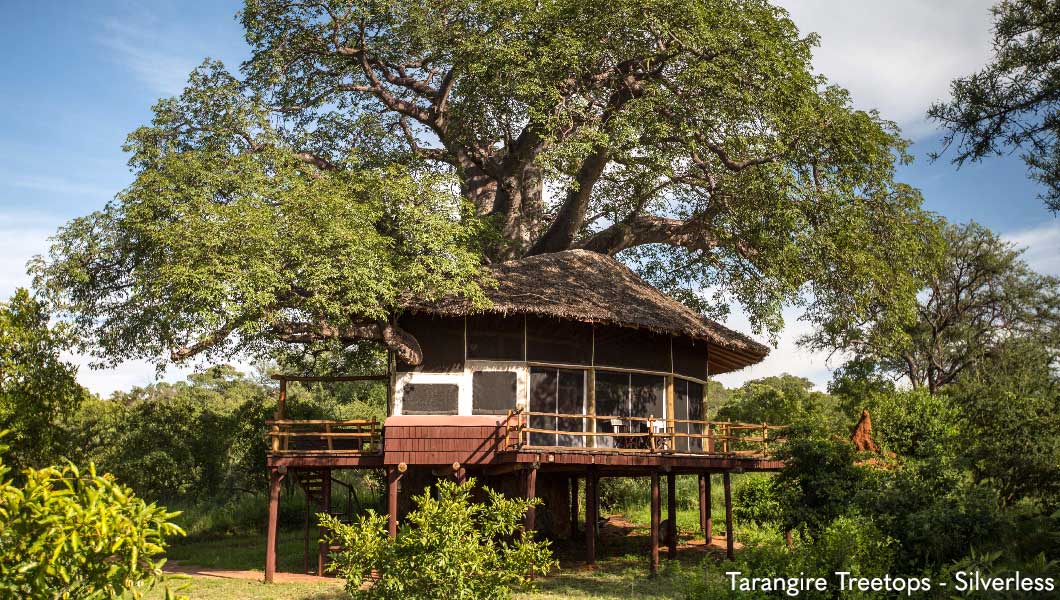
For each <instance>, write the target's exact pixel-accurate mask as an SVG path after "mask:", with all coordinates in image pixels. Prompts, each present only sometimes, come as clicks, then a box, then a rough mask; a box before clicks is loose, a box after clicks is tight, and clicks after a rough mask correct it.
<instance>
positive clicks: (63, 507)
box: [0, 447, 183, 600]
mask: <svg viewBox="0 0 1060 600" xmlns="http://www.w3.org/2000/svg"><path fill="white" fill-rule="evenodd" d="M4 450H6V448H3V447H0V453H2V452H3V451H4ZM9 472H10V469H9V468H8V467H6V466H4V465H3V463H2V462H0V597H4V598H30V599H38V598H40V599H45V598H48V599H52V598H56V599H77V600H96V599H102V598H119V597H121V596H122V595H123V594H125V593H127V592H128V593H131V595H132V596H133V597H134V598H139V597H140V596H141V594H142V592H143V591H146V590H149V589H151V588H152V587H154V586H155V585H156V584H157V582H159V581H160V580H161V578H162V565H163V564H164V563H165V559H164V558H162V554H163V551H164V549H165V543H166V538H168V537H170V536H174V535H183V531H181V529H180V528H179V527H177V526H176V525H175V524H173V523H172V522H171V521H170V519H172V518H173V517H175V516H176V514H175V513H170V512H167V511H166V509H165V508H162V507H160V506H156V505H154V504H147V503H145V502H144V501H143V500H141V499H139V498H137V497H135V496H134V495H133V494H132V491H131V490H130V489H129V488H127V487H125V486H123V485H120V484H117V483H115V482H114V479H113V478H112V477H111V476H109V475H102V476H101V475H97V474H96V471H95V468H94V467H92V466H89V468H88V472H87V473H82V472H81V471H79V470H78V469H77V468H76V467H74V466H73V465H68V466H66V467H47V468H44V469H39V470H36V469H27V470H26V471H24V475H25V477H26V483H25V485H24V486H23V487H17V486H15V485H14V483H13V482H12V481H11V480H10V479H8V478H7V475H8V473H9ZM167 596H168V592H167Z"/></svg>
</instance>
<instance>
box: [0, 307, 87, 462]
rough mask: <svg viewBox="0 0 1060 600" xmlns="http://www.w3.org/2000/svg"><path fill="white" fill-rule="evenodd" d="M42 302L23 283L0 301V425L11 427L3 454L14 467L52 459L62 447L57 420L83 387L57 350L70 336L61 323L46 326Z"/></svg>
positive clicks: (78, 399)
mask: <svg viewBox="0 0 1060 600" xmlns="http://www.w3.org/2000/svg"><path fill="white" fill-rule="evenodd" d="M48 320H49V315H48V311H47V310H46V308H45V307H44V306H43V305H42V304H41V303H40V302H38V301H36V300H34V299H33V298H31V297H30V295H29V292H27V291H26V290H24V289H18V290H16V291H15V294H14V296H12V297H11V299H10V300H9V301H8V302H4V303H0V431H2V430H7V431H10V432H11V438H10V441H11V442H12V443H13V444H14V447H15V450H14V452H12V453H11V454H9V455H8V460H9V461H10V464H12V465H13V466H14V468H15V469H16V472H17V470H18V469H20V468H23V467H29V466H37V467H42V466H45V465H48V464H51V463H52V462H54V461H56V460H57V459H58V458H59V457H60V456H62V455H63V454H64V452H65V451H66V450H67V449H66V448H64V446H63V444H62V442H63V435H62V429H61V425H62V423H63V422H64V421H65V419H66V417H67V415H70V414H72V413H74V412H75V411H76V410H77V408H78V406H79V405H80V403H81V402H82V401H84V400H85V399H86V398H87V397H88V392H87V391H86V390H85V389H84V388H82V387H81V386H80V385H79V384H78V383H77V380H76V379H75V376H76V374H77V368H76V367H74V366H72V365H70V364H68V363H66V362H64V361H63V360H62V359H61V358H60V357H59V353H60V352H62V351H63V350H65V349H67V348H68V347H69V345H70V342H71V339H70V336H69V333H70V332H69V331H68V330H67V328H66V327H64V326H62V325H59V326H56V327H54V328H53V327H51V326H50V325H49V323H48Z"/></svg>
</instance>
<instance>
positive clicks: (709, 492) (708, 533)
mask: <svg viewBox="0 0 1060 600" xmlns="http://www.w3.org/2000/svg"><path fill="white" fill-rule="evenodd" d="M703 483H704V484H706V489H704V490H703V491H704V493H705V494H706V496H705V497H706V499H707V502H706V504H705V505H704V507H703V513H704V514H705V515H706V519H707V520H706V522H705V525H704V527H703V537H704V538H706V540H707V545H708V546H709V545H710V544H712V543H714V490H713V487H714V486H712V485H711V483H712V480H711V474H710V473H704V474H703Z"/></svg>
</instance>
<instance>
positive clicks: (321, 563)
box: [317, 469, 331, 577]
mask: <svg viewBox="0 0 1060 600" xmlns="http://www.w3.org/2000/svg"><path fill="white" fill-rule="evenodd" d="M323 473H324V476H323V480H322V481H321V482H320V512H322V513H324V514H325V515H330V514H331V469H324V471H323ZM321 533H323V531H321ZM321 538H323V535H321ZM327 562H328V543H327V542H324V541H322V542H320V545H319V546H317V576H318V577H323V576H324V567H325V566H326V563H327Z"/></svg>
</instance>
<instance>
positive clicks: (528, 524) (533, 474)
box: [523, 464, 537, 531]
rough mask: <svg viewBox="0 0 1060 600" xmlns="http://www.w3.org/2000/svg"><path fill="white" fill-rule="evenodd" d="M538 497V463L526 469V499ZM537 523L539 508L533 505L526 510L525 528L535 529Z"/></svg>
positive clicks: (527, 529) (528, 529)
mask: <svg viewBox="0 0 1060 600" xmlns="http://www.w3.org/2000/svg"><path fill="white" fill-rule="evenodd" d="M536 497H537V465H536V464H535V465H534V466H532V467H530V468H529V469H528V470H527V471H526V499H527V500H533V499H534V498H536ZM536 525H537V508H536V507H534V506H531V507H530V508H529V509H527V511H526V519H525V521H524V522H523V528H524V529H525V530H526V531H533V530H534V527H535V526H536Z"/></svg>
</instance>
